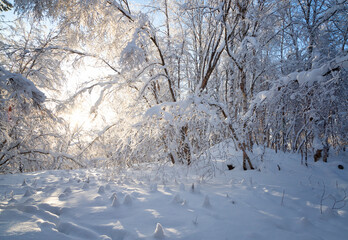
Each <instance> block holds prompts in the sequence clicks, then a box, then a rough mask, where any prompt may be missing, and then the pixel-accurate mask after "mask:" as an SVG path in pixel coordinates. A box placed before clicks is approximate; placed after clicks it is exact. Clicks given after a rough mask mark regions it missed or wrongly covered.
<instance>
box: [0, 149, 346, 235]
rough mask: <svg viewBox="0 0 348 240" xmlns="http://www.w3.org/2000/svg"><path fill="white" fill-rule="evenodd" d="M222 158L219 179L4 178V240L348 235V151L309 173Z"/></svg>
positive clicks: (289, 164) (196, 171)
mask: <svg viewBox="0 0 348 240" xmlns="http://www.w3.org/2000/svg"><path fill="white" fill-rule="evenodd" d="M230 149H233V148H232V147H231V148H230ZM231 151H232V150H231ZM218 152H219V149H218V147H217V148H216V149H212V154H213V155H214V156H215V158H216V161H214V162H212V163H211V164H212V165H213V166H214V169H215V171H214V174H213V175H214V176H212V175H207V168H205V167H204V166H205V165H203V164H198V163H196V164H195V165H194V164H193V165H192V166H191V167H190V168H187V167H186V166H171V165H169V164H168V166H157V165H151V166H149V165H139V166H138V168H139V170H136V169H128V170H126V169H122V170H101V169H80V170H64V171H63V170H61V171H58V170H57V171H41V172H33V173H25V174H13V175H10V174H9V175H0V194H1V195H0V239H38V240H40V239H124V240H131V239H192V240H193V239H222V240H224V239H261V240H262V239H285V240H286V239H303V240H304V239H306V240H307V239H333V240H334V239H337V240H341V239H346V237H347V235H348V224H347V223H348V206H346V203H347V201H348V199H347V195H346V194H347V188H348V174H347V171H348V170H347V169H348V158H347V156H348V154H347V153H343V154H341V155H340V156H335V155H334V153H333V152H332V153H331V152H330V153H331V154H330V158H329V162H328V163H323V162H317V163H314V162H312V161H309V165H308V167H306V166H304V165H301V157H300V156H299V155H296V154H289V153H278V154H275V153H274V152H273V151H271V150H267V149H266V151H265V153H263V150H262V149H256V150H255V151H254V153H253V155H252V161H253V162H254V163H255V164H257V166H258V170H255V171H243V170H242V166H241V162H240V161H241V159H240V156H239V154H238V153H235V152H230V153H229V154H225V157H224V159H225V160H226V161H225V160H221V158H220V156H219V154H218ZM260 154H264V155H263V159H264V161H263V162H261V161H258V160H257V159H260ZM227 161H228V162H229V163H232V164H233V165H234V166H236V167H235V169H234V170H232V171H229V170H228V169H227V167H226V168H225V166H226V162H227ZM204 164H206V162H205V163H204ZM338 164H341V165H343V166H344V167H345V168H344V169H343V170H340V169H338V167H337V166H338ZM279 169H280V170H279Z"/></svg>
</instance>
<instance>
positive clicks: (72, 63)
mask: <svg viewBox="0 0 348 240" xmlns="http://www.w3.org/2000/svg"><path fill="white" fill-rule="evenodd" d="M0 6H1V8H0V10H1V11H2V12H1V13H2V15H3V16H2V18H1V22H0V24H1V25H0V27H1V32H0V61H1V65H0V84H1V89H0V91H1V95H0V100H1V102H0V104H1V108H0V126H1V128H0V129H1V130H0V134H1V138H0V172H1V173H14V172H28V171H37V170H43V169H75V168H86V167H100V166H103V167H107V168H110V167H111V168H112V167H131V166H133V165H134V164H139V163H151V162H161V163H163V164H167V163H172V164H185V165H191V164H193V163H196V162H199V161H205V163H206V164H208V165H213V164H214V161H213V160H214V159H213V158H212V157H211V154H209V150H210V149H211V148H212V147H213V146H215V145H217V144H219V143H222V142H226V141H229V142H231V143H233V144H229V145H228V148H234V149H235V150H237V151H239V152H241V153H243V157H242V160H241V162H242V166H243V169H244V170H247V169H255V168H257V163H256V162H255V163H254V162H253V161H252V160H251V159H250V157H249V155H250V154H251V152H252V151H253V148H254V146H261V147H263V148H269V149H273V150H275V151H276V152H278V151H282V152H296V153H299V154H301V156H302V164H307V162H308V161H317V160H319V159H320V160H321V159H322V160H323V161H324V162H326V161H327V158H328V156H329V154H337V153H339V152H341V151H344V150H345V147H346V146H347V142H348V140H347V133H348V115H347V112H348V98H347V95H348V94H347V93H348V81H347V76H348V75H347V70H348V57H347V49H348V40H347V39H348V29H347V26H348V16H347V8H348V2H347V1H345V0H303V1H302V0H282V1H273V0H260V1H253V0H228V1H220V0H212V1H210V0H209V1H203V0H194V1H184V0H153V1H127V0H120V1H116V0H112V1H110V0H102V1H97V0H74V1H68V2H67V1H63V0H43V1H34V0H15V1H14V2H12V3H11V2H9V1H6V0H1V1H0ZM7 11H12V13H13V16H12V18H11V19H7V18H6V16H8V14H7V15H6V13H7ZM202 159H203V160H202Z"/></svg>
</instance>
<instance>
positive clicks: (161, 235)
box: [153, 223, 164, 239]
mask: <svg viewBox="0 0 348 240" xmlns="http://www.w3.org/2000/svg"><path fill="white" fill-rule="evenodd" d="M153 237H154V238H156V239H164V230H163V227H162V225H161V224H160V223H157V225H156V229H155V232H154V234H153Z"/></svg>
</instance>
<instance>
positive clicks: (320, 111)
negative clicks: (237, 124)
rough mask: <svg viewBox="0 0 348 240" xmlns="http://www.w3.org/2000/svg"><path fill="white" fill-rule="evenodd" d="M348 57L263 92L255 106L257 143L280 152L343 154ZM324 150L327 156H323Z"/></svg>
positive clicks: (253, 119) (346, 129)
mask: <svg viewBox="0 0 348 240" xmlns="http://www.w3.org/2000/svg"><path fill="white" fill-rule="evenodd" d="M347 78H348V56H347V55H346V56H343V57H337V58H335V59H334V60H332V61H330V62H328V63H326V64H324V65H322V66H321V67H320V68H316V69H312V70H309V71H303V72H294V73H291V74H289V75H288V76H285V77H282V78H280V79H278V80H277V81H275V82H274V83H273V85H272V87H271V88H270V89H269V90H268V91H263V92H260V93H259V94H258V95H257V96H256V98H255V99H254V101H253V103H252V104H251V107H250V110H249V115H248V117H249V116H250V117H251V121H250V125H251V126H252V128H253V129H254V131H255V132H257V133H256V135H257V136H258V137H257V140H256V141H257V142H260V143H263V142H264V141H265V144H266V145H267V146H268V147H272V148H274V149H276V150H283V151H286V150H293V151H301V152H303V153H305V154H307V150H308V149H312V150H314V151H316V150H318V149H319V150H320V149H321V150H323V149H324V152H325V151H328V149H329V147H332V148H334V149H336V150H341V149H342V148H343V147H345V146H346V145H347V144H348V141H347V137H348V136H347V132H348V124H347V114H348V99H347V94H348V83H347ZM325 149H326V150H325Z"/></svg>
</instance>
